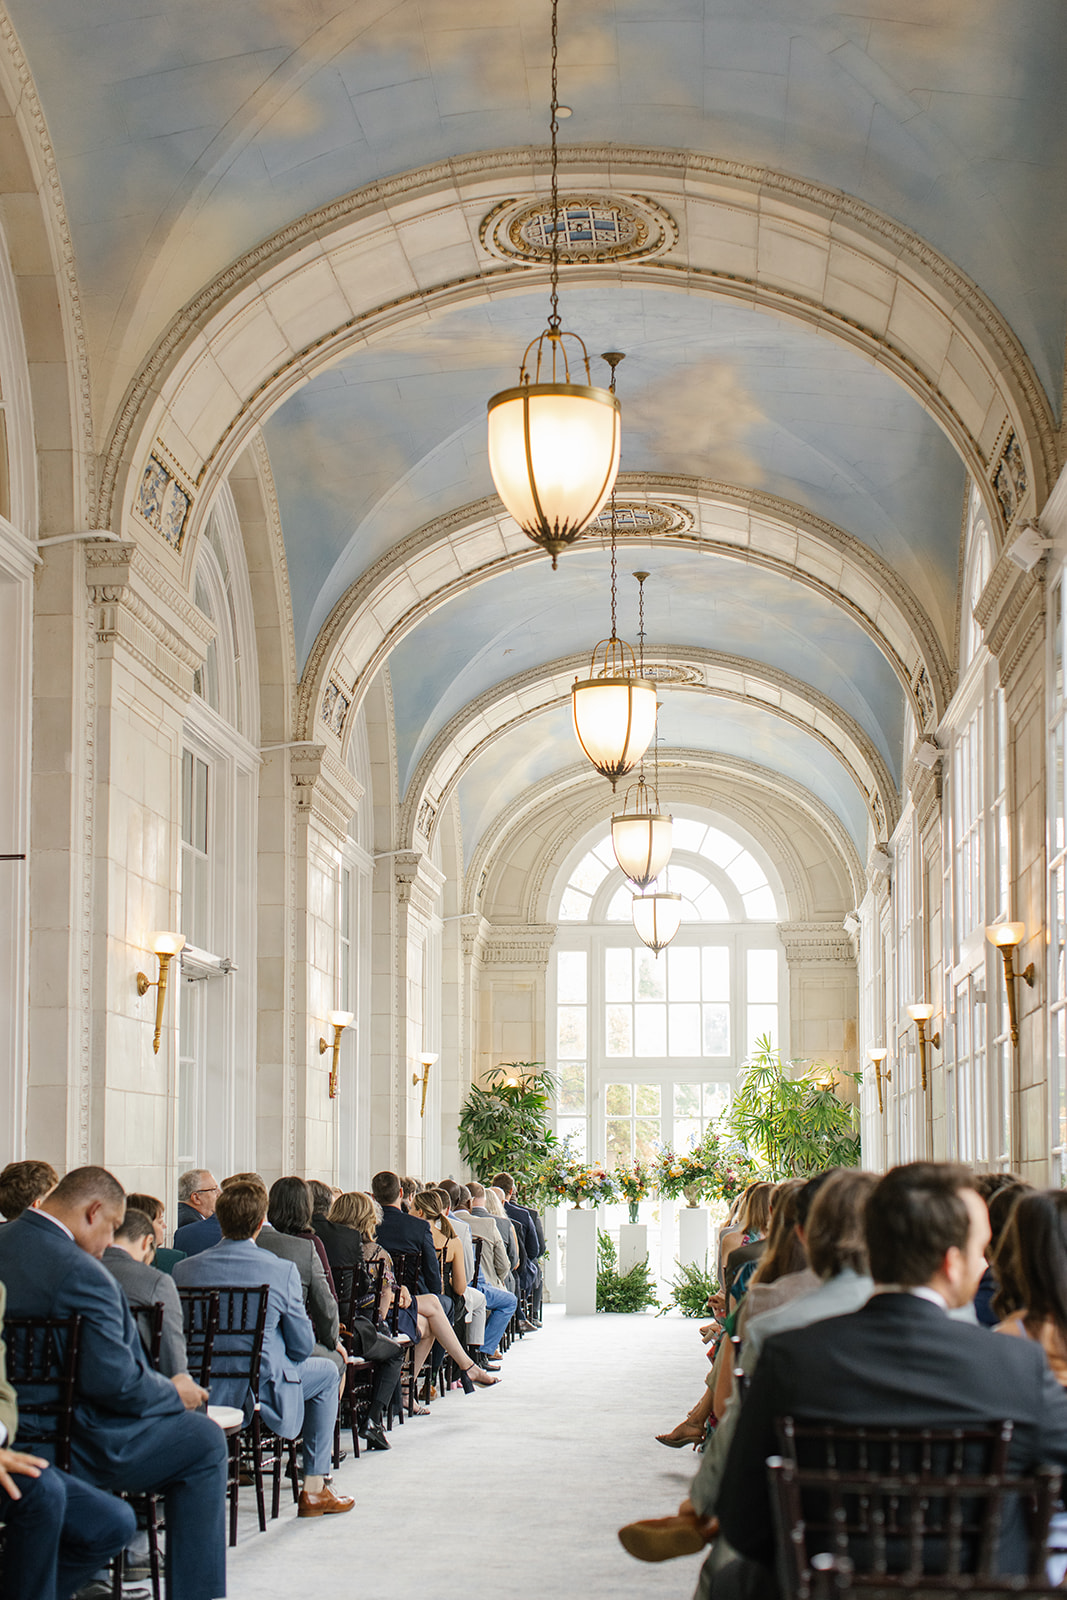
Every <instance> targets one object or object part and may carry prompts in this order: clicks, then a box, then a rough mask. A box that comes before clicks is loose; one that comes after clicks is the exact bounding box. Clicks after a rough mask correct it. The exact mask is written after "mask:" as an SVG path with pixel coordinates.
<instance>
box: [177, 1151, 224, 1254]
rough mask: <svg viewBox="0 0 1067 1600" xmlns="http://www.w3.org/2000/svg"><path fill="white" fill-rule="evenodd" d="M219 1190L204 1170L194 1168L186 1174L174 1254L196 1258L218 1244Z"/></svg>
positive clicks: (181, 1182) (181, 1181)
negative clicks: (217, 1211)
mask: <svg viewBox="0 0 1067 1600" xmlns="http://www.w3.org/2000/svg"><path fill="white" fill-rule="evenodd" d="M218 1197H219V1186H218V1184H217V1183H216V1182H215V1180H214V1178H213V1177H212V1176H211V1173H210V1172H208V1171H207V1169H206V1168H204V1167H194V1168H193V1169H192V1171H191V1172H183V1173H182V1175H181V1177H180V1178H179V1179H178V1227H177V1229H176V1231H175V1234H174V1248H175V1250H182V1251H184V1252H185V1254H186V1255H187V1256H195V1255H196V1254H197V1253H198V1252H199V1251H201V1250H209V1249H210V1248H211V1246H212V1245H213V1244H218V1242H219V1239H220V1238H221V1237H222V1235H221V1234H220V1232H219V1224H218V1220H217V1218H216V1216H215V1201H216V1200H217V1199H218Z"/></svg>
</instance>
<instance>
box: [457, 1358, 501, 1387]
mask: <svg viewBox="0 0 1067 1600" xmlns="http://www.w3.org/2000/svg"><path fill="white" fill-rule="evenodd" d="M459 1381H460V1383H461V1384H462V1385H463V1393H464V1394H473V1393H474V1389H475V1385H477V1387H478V1388H479V1389H491V1388H492V1387H493V1385H494V1383H499V1382H500V1379H499V1378H494V1377H491V1376H490V1374H489V1373H488V1372H486V1371H485V1370H484V1368H482V1367H479V1366H478V1365H477V1364H476V1363H475V1362H472V1363H471V1365H470V1366H469V1367H467V1368H465V1369H464V1371H462V1372H461V1373H460V1375H459Z"/></svg>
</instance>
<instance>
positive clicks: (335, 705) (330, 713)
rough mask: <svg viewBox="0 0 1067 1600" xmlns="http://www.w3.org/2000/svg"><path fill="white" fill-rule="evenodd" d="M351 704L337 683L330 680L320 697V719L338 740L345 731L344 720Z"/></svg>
mask: <svg viewBox="0 0 1067 1600" xmlns="http://www.w3.org/2000/svg"><path fill="white" fill-rule="evenodd" d="M351 704H352V700H351V697H350V696H349V695H347V694H346V693H345V691H344V690H343V689H342V688H341V685H340V684H339V683H337V682H335V680H334V679H333V678H331V679H330V681H329V683H328V684H327V685H326V692H325V694H324V695H323V697H322V711H321V714H320V717H321V721H323V722H324V723H325V724H326V726H327V727H328V728H329V730H330V732H331V733H335V734H336V735H337V737H338V738H340V737H341V735H342V734H343V733H344V731H345V718H346V717H347V716H348V711H349V707H350V706H351Z"/></svg>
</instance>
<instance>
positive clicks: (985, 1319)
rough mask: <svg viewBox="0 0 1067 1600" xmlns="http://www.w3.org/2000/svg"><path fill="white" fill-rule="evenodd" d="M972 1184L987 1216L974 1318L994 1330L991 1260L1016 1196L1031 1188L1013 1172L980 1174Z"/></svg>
mask: <svg viewBox="0 0 1067 1600" xmlns="http://www.w3.org/2000/svg"><path fill="white" fill-rule="evenodd" d="M975 1184H976V1186H977V1189H978V1193H979V1194H980V1195H981V1196H982V1199H983V1200H984V1201H985V1203H986V1209H987V1210H988V1212H989V1229H990V1239H989V1244H988V1246H987V1248H986V1253H985V1258H986V1263H987V1265H986V1269H985V1272H984V1273H983V1274H982V1281H981V1283H980V1284H979V1285H978V1293H977V1294H976V1295H975V1297H974V1314H975V1317H976V1318H977V1320H978V1321H979V1322H980V1323H981V1324H982V1326H983V1328H995V1327H996V1325H997V1323H998V1322H999V1321H1000V1317H999V1316H998V1315H997V1312H996V1310H995V1309H994V1306H993V1300H994V1298H995V1296H996V1292H997V1275H996V1272H995V1271H994V1269H993V1260H994V1257H995V1256H996V1253H997V1249H998V1247H999V1245H1000V1241H1001V1238H1002V1236H1003V1233H1004V1229H1005V1228H1006V1227H1007V1225H1008V1218H1009V1217H1010V1216H1011V1214H1012V1212H1013V1211H1014V1209H1015V1202H1016V1200H1018V1199H1019V1197H1020V1195H1023V1194H1029V1193H1031V1191H1032V1185H1031V1184H1029V1183H1027V1182H1026V1180H1025V1178H1017V1177H1016V1176H1015V1174H1014V1173H1013V1172H982V1173H979V1175H978V1177H977V1178H976V1179H975Z"/></svg>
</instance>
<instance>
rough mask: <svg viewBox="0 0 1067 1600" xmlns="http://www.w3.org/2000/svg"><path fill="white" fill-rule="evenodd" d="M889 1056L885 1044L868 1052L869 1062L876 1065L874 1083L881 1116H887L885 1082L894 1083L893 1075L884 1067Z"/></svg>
mask: <svg viewBox="0 0 1067 1600" xmlns="http://www.w3.org/2000/svg"><path fill="white" fill-rule="evenodd" d="M888 1054H889V1051H888V1050H887V1049H886V1047H885V1045H884V1044H880V1045H878V1046H877V1047H876V1048H875V1049H872V1050H868V1051H867V1058H868V1060H869V1061H871V1062H872V1063H873V1064H874V1082H875V1087H876V1088H877V1090H878V1113H879V1115H880V1116H884V1115H885V1103H884V1101H883V1099H882V1084H883V1081H884V1082H885V1083H892V1081H893V1074H892V1073H891V1072H890V1070H889V1068H888V1067H886V1066H884V1065H883V1063H884V1061H885V1058H886V1056H887V1055H888Z"/></svg>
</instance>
